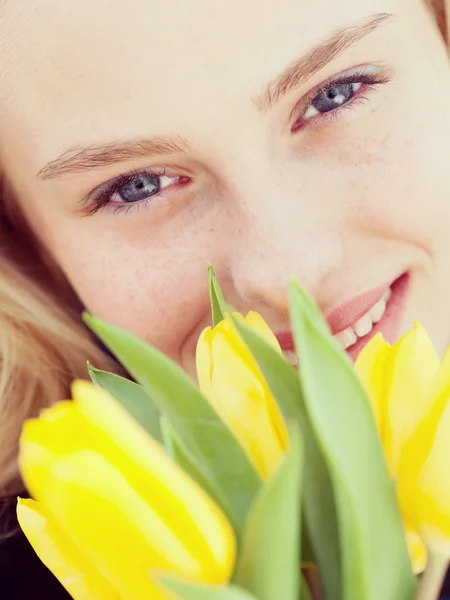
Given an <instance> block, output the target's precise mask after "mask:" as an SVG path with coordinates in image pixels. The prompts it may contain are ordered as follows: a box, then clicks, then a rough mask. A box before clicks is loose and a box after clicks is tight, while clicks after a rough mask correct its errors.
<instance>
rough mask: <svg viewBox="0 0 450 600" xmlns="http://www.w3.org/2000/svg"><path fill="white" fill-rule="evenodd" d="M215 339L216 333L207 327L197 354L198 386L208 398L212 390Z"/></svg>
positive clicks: (198, 344) (201, 337)
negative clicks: (213, 343)
mask: <svg viewBox="0 0 450 600" xmlns="http://www.w3.org/2000/svg"><path fill="white" fill-rule="evenodd" d="M213 338H214V331H213V330H212V329H211V327H206V329H204V330H203V331H202V333H201V334H200V337H199V339H198V342H197V348H196V354H195V361H196V368H197V379H198V384H199V387H200V389H201V390H202V392H203V393H204V394H205V395H206V396H208V394H209V393H210V390H211V377H212V366H213V356H212V340H213Z"/></svg>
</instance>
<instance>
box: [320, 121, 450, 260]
mask: <svg viewBox="0 0 450 600" xmlns="http://www.w3.org/2000/svg"><path fill="white" fill-rule="evenodd" d="M364 133H366V135H364ZM449 138H450V127H449V124H448V119H445V120H441V121H440V122H439V121H436V122H434V123H433V122H430V121H427V123H421V122H418V121H417V119H414V118H413V117H410V120H408V118H407V117H406V118H403V119H402V117H401V116H400V115H398V118H397V119H396V118H395V116H394V117H392V119H391V120H389V119H386V118H385V115H383V116H381V115H380V119H379V121H375V122H374V123H372V126H371V131H370V132H369V131H367V132H364V131H362V135H361V132H359V134H358V135H357V136H354V137H349V138H347V141H344V140H339V141H338V140H336V147H335V152H334V155H333V159H332V160H330V166H331V167H332V169H333V171H334V173H335V181H336V182H340V185H342V186H343V189H342V190H341V191H340V195H339V197H342V198H344V199H345V203H346V206H347V207H348V208H349V210H348V212H347V215H349V227H351V228H352V229H353V230H356V231H357V232H358V233H359V234H361V233H363V232H364V231H366V232H368V233H370V234H371V235H376V236H378V237H383V238H386V237H387V238H390V239H392V240H394V241H399V242H406V243H407V244H410V245H414V246H417V247H420V248H422V249H424V250H425V251H426V252H427V253H428V254H429V255H433V254H436V253H440V252H442V251H444V250H445V252H448V250H449V246H450V236H449V235H448V227H449V224H450V198H449V190H450V163H449V160H448V155H447V153H446V152H445V151H443V149H445V148H446V146H447V144H448V139H449ZM350 140H351V141H350Z"/></svg>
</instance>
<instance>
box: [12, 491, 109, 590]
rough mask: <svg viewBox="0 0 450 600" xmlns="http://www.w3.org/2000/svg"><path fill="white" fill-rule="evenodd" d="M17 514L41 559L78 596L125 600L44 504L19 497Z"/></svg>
mask: <svg viewBox="0 0 450 600" xmlns="http://www.w3.org/2000/svg"><path fill="white" fill-rule="evenodd" d="M17 518H18V521H19V524H20V526H21V528H22V530H23V532H24V533H25V535H26V537H27V539H28V541H29V542H30V544H31V546H32V547H33V549H34V551H35V552H36V554H37V555H38V557H39V558H40V560H41V561H42V562H43V563H44V564H45V565H46V566H47V567H48V568H49V569H50V571H51V572H52V573H53V575H55V577H56V578H57V579H58V580H59V581H60V583H61V584H62V585H63V586H64V587H65V589H66V590H67V591H68V592H69V594H70V595H71V596H72V598H74V599H75V600H86V598H89V600H121V596H119V594H118V592H117V591H116V590H114V588H113V587H112V586H111V585H110V583H108V581H107V580H106V579H104V578H103V577H102V576H101V575H100V573H99V572H97V571H96V570H95V568H94V567H93V566H92V565H91V564H90V563H89V561H88V560H86V558H85V557H84V556H83V554H82V553H81V552H80V551H79V550H78V548H77V547H76V546H75V545H74V544H73V543H72V541H71V540H70V539H69V538H68V537H67V536H65V535H64V533H63V531H60V530H59V528H58V526H57V525H56V523H53V522H52V520H51V518H50V516H49V515H48V514H47V512H46V511H45V509H44V507H43V506H42V505H41V504H39V503H38V502H35V501H34V500H23V499H21V498H19V502H18V505H17Z"/></svg>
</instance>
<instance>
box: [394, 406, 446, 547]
mask: <svg viewBox="0 0 450 600" xmlns="http://www.w3.org/2000/svg"><path fill="white" fill-rule="evenodd" d="M441 414H442V416H441V417H440V418H439V410H436V411H435V413H434V415H432V416H431V417H430V418H429V419H428V421H429V430H430V434H431V433H432V428H433V425H434V428H435V435H434V442H433V445H432V448H431V451H430V452H429V454H428V456H427V457H426V460H425V462H424V463H423V460H422V461H420V462H419V468H420V464H423V467H422V469H421V470H420V472H419V475H418V478H417V480H416V482H415V483H416V485H415V486H414V487H411V489H410V490H404V489H403V490H402V491H403V502H404V503H405V504H406V501H405V498H406V493H407V492H408V491H409V492H410V494H409V498H408V500H409V502H408V506H406V507H405V508H406V509H408V510H409V519H411V518H414V520H415V526H416V527H417V528H418V529H419V531H420V534H421V536H422V538H423V539H424V541H425V543H426V545H427V546H428V548H429V549H430V551H432V552H433V553H437V554H445V555H446V556H448V557H449V558H450V478H449V477H448V476H446V475H447V473H448V470H449V458H450V399H449V398H448V397H447V401H446V403H445V409H444V411H443V412H442V413H441ZM433 417H435V418H433ZM419 442H420V438H419V439H418V440H417V443H419ZM425 451H426V448H425ZM412 458H413V456H412V455H409V460H411V459H412ZM416 464H417V463H416ZM405 492H406V493H405Z"/></svg>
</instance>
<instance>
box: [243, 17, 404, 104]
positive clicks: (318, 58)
mask: <svg viewBox="0 0 450 600" xmlns="http://www.w3.org/2000/svg"><path fill="white" fill-rule="evenodd" d="M393 16H394V15H392V14H389V13H379V14H376V15H373V16H372V17H370V18H369V19H368V20H366V21H365V22H364V23H362V24H361V25H354V26H351V27H344V28H343V29H339V30H338V31H336V32H335V33H333V34H332V35H331V37H329V38H328V39H326V40H325V41H324V42H322V43H321V44H319V45H318V46H316V47H314V48H312V49H311V50H310V51H309V52H308V53H307V54H305V55H304V56H302V57H301V58H300V59H298V60H296V61H295V62H294V63H293V64H292V65H290V66H289V67H288V68H287V69H286V70H285V71H284V72H283V73H281V75H279V76H278V77H276V78H275V79H274V80H273V81H271V82H270V83H269V85H268V86H267V87H266V88H265V89H264V90H263V92H262V93H261V94H260V95H259V96H257V97H256V98H254V99H253V103H254V105H255V106H256V108H257V109H258V111H260V112H263V113H266V112H268V111H269V110H270V109H271V108H273V106H274V105H275V104H276V103H277V102H279V101H280V100H281V98H283V97H284V96H286V95H287V94H289V92H291V91H292V90H294V89H296V88H298V87H300V86H301V85H303V84H304V83H306V82H307V81H308V80H309V79H310V78H311V77H312V76H313V75H315V74H316V73H317V72H319V71H321V70H322V69H323V68H324V67H325V66H326V65H328V64H329V63H330V62H332V61H333V60H334V59H335V58H337V57H338V56H339V55H340V54H342V53H343V52H344V51H345V50H347V49H348V48H350V47H351V46H353V45H354V44H356V43H357V42H359V41H360V40H362V39H363V38H364V37H366V36H367V35H369V34H370V33H372V32H373V31H375V30H376V29H378V28H379V27H380V26H381V25H382V24H383V23H385V22H386V21H389V20H391V19H392V17H393Z"/></svg>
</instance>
